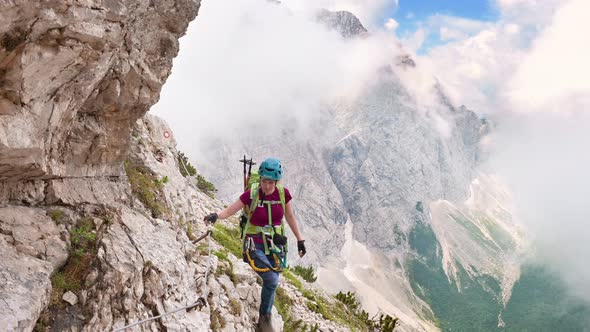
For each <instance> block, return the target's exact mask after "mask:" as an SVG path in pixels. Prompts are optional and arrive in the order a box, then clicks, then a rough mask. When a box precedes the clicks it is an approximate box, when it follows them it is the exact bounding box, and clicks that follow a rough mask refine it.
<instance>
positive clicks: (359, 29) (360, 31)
mask: <svg viewBox="0 0 590 332" xmlns="http://www.w3.org/2000/svg"><path fill="white" fill-rule="evenodd" d="M316 18H317V20H318V21H319V22H322V23H324V24H326V25H327V26H328V27H329V28H330V29H334V30H336V31H338V32H339V33H340V35H342V37H344V38H351V37H356V36H363V35H365V34H366V33H367V29H365V27H364V26H363V24H362V23H361V21H360V20H359V19H358V17H356V16H354V14H352V13H351V12H347V11H329V10H326V9H322V10H320V11H319V12H318V13H317V15H316Z"/></svg>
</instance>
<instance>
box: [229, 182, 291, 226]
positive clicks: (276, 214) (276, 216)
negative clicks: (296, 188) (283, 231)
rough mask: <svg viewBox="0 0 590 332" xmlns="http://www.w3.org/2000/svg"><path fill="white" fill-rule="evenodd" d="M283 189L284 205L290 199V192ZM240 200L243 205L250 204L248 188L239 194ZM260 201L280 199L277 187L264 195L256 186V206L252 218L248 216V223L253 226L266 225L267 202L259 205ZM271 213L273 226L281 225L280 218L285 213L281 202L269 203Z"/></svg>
mask: <svg viewBox="0 0 590 332" xmlns="http://www.w3.org/2000/svg"><path fill="white" fill-rule="evenodd" d="M284 189H285V205H286V204H287V203H289V201H290V200H291V194H290V193H289V190H287V188H284ZM240 200H241V201H242V203H244V205H246V206H250V204H252V200H251V199H250V190H246V191H245V192H244V193H243V194H242V195H240ZM261 201H278V202H280V201H281V195H280V194H279V189H277V188H275V191H274V192H273V193H272V194H270V195H268V196H265V195H264V193H263V192H262V189H260V188H258V202H259V203H258V206H256V208H255V209H254V212H253V213H252V218H250V223H252V225H254V226H266V225H268V211H267V204H264V205H261V204H260V202H261ZM271 214H272V224H273V225H274V226H279V225H281V220H282V219H283V216H284V215H285V211H283V206H282V205H281V204H273V205H271Z"/></svg>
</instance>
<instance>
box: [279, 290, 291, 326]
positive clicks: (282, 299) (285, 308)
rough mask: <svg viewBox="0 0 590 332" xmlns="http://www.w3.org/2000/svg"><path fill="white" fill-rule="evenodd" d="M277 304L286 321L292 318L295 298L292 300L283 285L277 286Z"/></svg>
mask: <svg viewBox="0 0 590 332" xmlns="http://www.w3.org/2000/svg"><path fill="white" fill-rule="evenodd" d="M275 306H276V307H277V311H278V312H279V314H280V315H281V316H282V317H283V320H284V321H285V322H287V321H289V320H290V319H291V307H292V306H293V300H291V298H290V297H289V295H288V294H287V292H286V291H285V289H284V288H283V287H280V286H279V287H277V291H276V294H275Z"/></svg>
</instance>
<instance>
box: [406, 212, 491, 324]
mask: <svg viewBox="0 0 590 332" xmlns="http://www.w3.org/2000/svg"><path fill="white" fill-rule="evenodd" d="M410 246H411V247H412V249H414V250H415V251H416V253H417V254H418V256H417V257H414V258H411V259H409V261H408V273H409V277H410V282H411V285H412V288H413V290H414V292H415V293H416V294H418V295H419V296H420V297H422V298H423V299H424V300H425V301H426V302H427V303H428V304H429V305H430V307H431V308H432V310H433V312H434V314H435V316H436V319H435V323H436V324H437V325H438V326H439V327H440V328H441V329H442V330H444V331H496V330H497V329H496V326H497V323H498V322H497V317H498V313H499V312H500V309H501V304H500V302H499V300H498V297H497V296H496V294H491V293H489V292H487V291H486V290H484V287H483V286H482V285H481V284H480V283H479V282H481V283H483V284H484V285H485V286H486V288H488V289H493V290H496V291H497V290H499V285H498V283H497V282H496V281H495V280H494V279H493V278H482V279H481V280H478V281H479V282H477V281H474V280H472V279H471V278H469V276H468V274H467V272H465V271H464V270H463V269H460V270H459V273H458V279H459V281H460V285H459V289H458V288H457V283H456V282H455V281H453V282H452V283H451V282H449V280H448V278H447V276H446V274H445V272H444V270H443V267H442V263H441V257H440V255H437V252H438V249H437V247H438V242H437V240H436V237H435V235H434V233H433V231H432V229H431V228H430V226H428V225H424V224H422V223H417V224H416V226H415V227H414V229H413V230H412V232H411V233H410Z"/></svg>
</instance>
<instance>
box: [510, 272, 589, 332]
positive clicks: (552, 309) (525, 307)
mask: <svg viewBox="0 0 590 332" xmlns="http://www.w3.org/2000/svg"><path fill="white" fill-rule="evenodd" d="M502 317H503V319H504V322H505V324H506V329H505V331H522V332H526V331H535V332H537V331H572V332H573V331H590V326H589V325H588V324H589V323H590V304H584V303H582V302H581V301H580V300H576V299H574V298H572V297H570V296H568V295H567V290H566V288H565V286H564V284H563V283H562V282H561V281H560V280H559V278H558V277H557V276H556V275H555V274H552V273H551V272H549V271H548V270H547V269H546V268H543V267H541V266H539V265H525V266H523V268H522V274H521V277H520V280H518V281H517V282H516V284H515V285H514V289H513V291H512V297H511V298H510V301H508V304H507V305H506V309H505V310H504V312H503V313H502Z"/></svg>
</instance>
